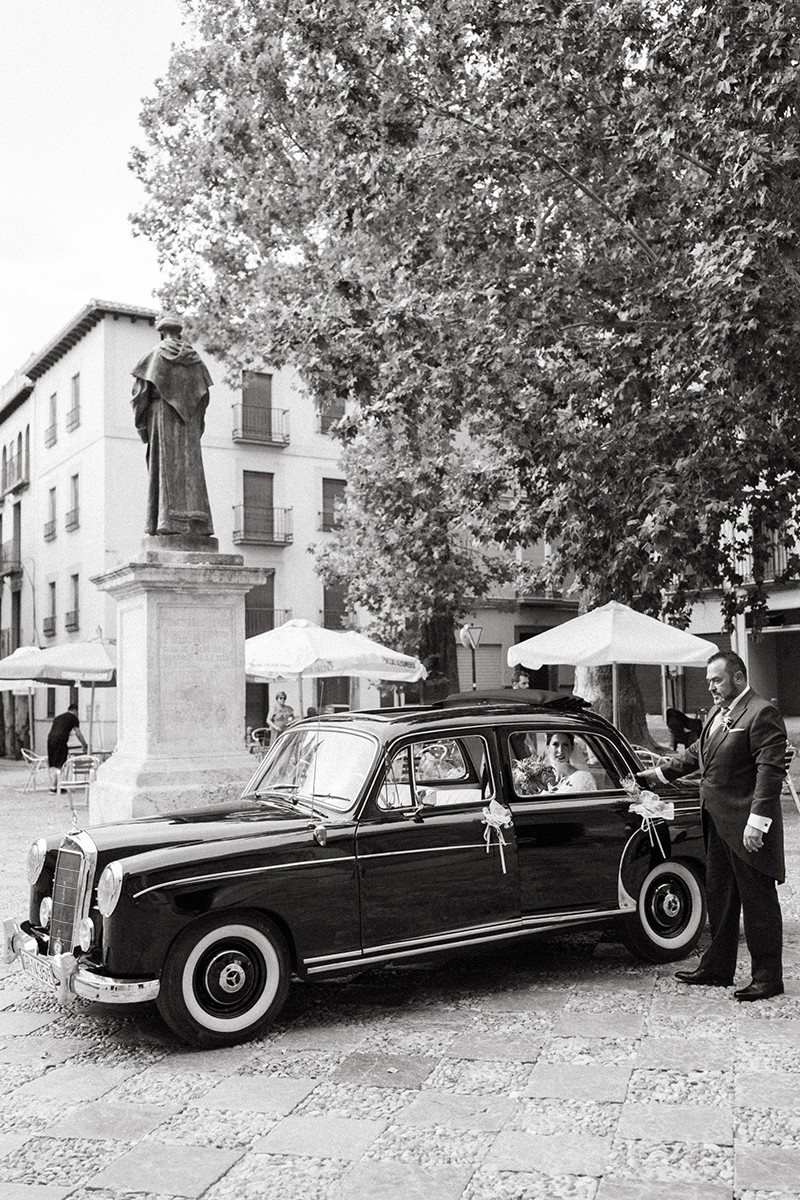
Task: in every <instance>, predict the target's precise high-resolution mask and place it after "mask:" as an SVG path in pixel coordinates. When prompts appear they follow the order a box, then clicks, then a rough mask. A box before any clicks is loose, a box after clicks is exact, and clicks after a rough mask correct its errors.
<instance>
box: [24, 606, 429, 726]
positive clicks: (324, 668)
mask: <svg viewBox="0 0 800 1200" xmlns="http://www.w3.org/2000/svg"><path fill="white" fill-rule="evenodd" d="M244 665H245V673H246V675H247V678H248V680H250V682H255V683H258V682H263V681H264V680H267V679H297V680H298V683H299V685H300V706H301V708H302V703H303V696H302V679H303V678H305V677H309V678H315V679H319V678H325V677H326V676H327V677H330V676H333V675H352V676H358V677H360V678H372V679H405V680H407V681H409V682H411V683H413V682H416V681H417V680H418V679H425V678H426V676H427V671H426V670H425V668H424V667H423V665H422V663H421V662H420V661H419V659H418V658H413V657H412V656H411V655H409V654H400V653H399V652H398V651H397V650H390V649H388V647H386V646H381V644H380V643H379V642H373V641H372V639H371V638H368V637H365V636H364V635H363V634H361V633H356V632H354V631H353V630H344V629H341V630H339V629H322V628H321V626H319V625H315V624H314V622H313V621H303V620H294V621H286V622H285V624H283V625H279V626H278V628H277V629H269V630H267V632H266V633H259V634H256V636H255V637H251V638H246V639H245V643H244ZM0 667H2V663H1V662H0Z"/></svg>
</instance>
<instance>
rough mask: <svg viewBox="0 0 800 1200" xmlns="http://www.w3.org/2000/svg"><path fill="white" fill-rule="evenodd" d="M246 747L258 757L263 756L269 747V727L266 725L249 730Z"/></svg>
mask: <svg viewBox="0 0 800 1200" xmlns="http://www.w3.org/2000/svg"><path fill="white" fill-rule="evenodd" d="M247 748H248V750H249V751H250V753H251V754H257V755H258V757H259V758H263V757H264V755H265V754H266V752H267V750H268V749H269V729H268V727H267V726H266V725H265V726H263V727H262V728H260V729H251V730H250V743H249V745H248V747H247Z"/></svg>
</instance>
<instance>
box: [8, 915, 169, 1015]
mask: <svg viewBox="0 0 800 1200" xmlns="http://www.w3.org/2000/svg"><path fill="white" fill-rule="evenodd" d="M3 961H4V962H5V963H7V964H9V963H13V962H19V964H20V966H21V967H22V969H23V971H24V972H25V974H26V975H28V976H29V977H30V978H31V979H32V980H33V981H34V982H35V983H36V984H38V985H39V987H41V988H43V989H45V990H46V991H50V992H52V993H53V994H54V995H55V997H56V999H57V1000H58V1001H59V1003H60V1004H69V1003H71V1002H72V1001H73V1000H75V999H76V998H77V999H81V1000H96V1001H98V1002H99V1003H101V1004H140V1003H142V1002H143V1001H145V1000H155V998H156V996H157V995H158V989H159V981H158V980H157V979H113V978H112V977H111V976H110V975H101V974H99V973H98V972H97V971H90V970H88V969H87V968H86V967H83V966H81V965H80V963H79V962H78V960H77V959H76V958H75V956H74V954H52V955H45V954H41V953H40V952H39V945H38V943H37V941H36V938H35V937H33V935H32V934H30V933H26V932H25V930H24V929H21V928H20V926H19V924H18V923H17V922H16V921H15V920H13V919H10V920H6V921H4V922H3Z"/></svg>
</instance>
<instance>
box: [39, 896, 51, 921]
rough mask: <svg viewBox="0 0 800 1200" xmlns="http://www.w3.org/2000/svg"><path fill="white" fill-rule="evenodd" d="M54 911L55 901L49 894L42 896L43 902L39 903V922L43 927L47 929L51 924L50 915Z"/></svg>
mask: <svg viewBox="0 0 800 1200" xmlns="http://www.w3.org/2000/svg"><path fill="white" fill-rule="evenodd" d="M52 912H53V901H52V900H51V899H50V897H49V896H43V897H42V903H41V904H40V905H39V924H40V925H41V927H42V929H47V926H48V925H49V924H50V917H51V915H52Z"/></svg>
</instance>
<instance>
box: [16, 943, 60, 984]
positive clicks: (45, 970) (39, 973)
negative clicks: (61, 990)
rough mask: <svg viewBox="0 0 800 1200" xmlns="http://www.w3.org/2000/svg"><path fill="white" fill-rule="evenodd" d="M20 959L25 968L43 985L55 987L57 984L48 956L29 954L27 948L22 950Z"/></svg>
mask: <svg viewBox="0 0 800 1200" xmlns="http://www.w3.org/2000/svg"><path fill="white" fill-rule="evenodd" d="M19 959H20V962H21V964H22V968H23V970H24V971H26V973H27V974H28V975H32V976H33V978H34V979H35V980H36V982H37V983H38V984H40V985H41V986H42V987H46V988H54V987H55V986H56V980H55V977H54V975H53V972H52V971H51V970H50V963H49V962H48V961H47V959H46V958H39V957H38V955H36V954H29V953H28V951H27V950H20V952H19Z"/></svg>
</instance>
